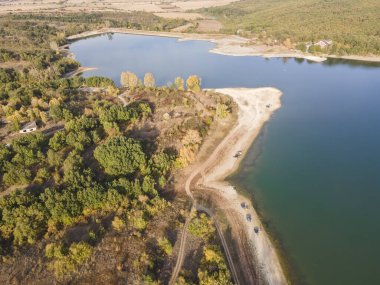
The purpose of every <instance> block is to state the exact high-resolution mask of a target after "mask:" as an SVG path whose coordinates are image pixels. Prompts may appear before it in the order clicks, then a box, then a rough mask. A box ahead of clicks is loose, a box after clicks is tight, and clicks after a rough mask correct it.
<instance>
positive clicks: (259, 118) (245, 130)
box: [198, 88, 287, 284]
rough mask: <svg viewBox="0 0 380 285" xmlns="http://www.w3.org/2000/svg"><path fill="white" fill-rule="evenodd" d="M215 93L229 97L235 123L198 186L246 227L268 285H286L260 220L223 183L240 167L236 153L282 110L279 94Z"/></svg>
mask: <svg viewBox="0 0 380 285" xmlns="http://www.w3.org/2000/svg"><path fill="white" fill-rule="evenodd" d="M215 91H216V92H219V93H222V94H226V95H228V96H231V97H232V98H233V99H234V101H235V102H236V103H237V105H238V108H239V111H238V122H237V125H236V127H234V128H233V129H232V130H231V132H230V133H229V134H228V135H227V137H226V138H225V141H224V142H223V143H224V145H223V146H222V147H223V152H222V153H221V155H219V156H218V161H217V162H216V163H214V164H212V165H210V166H209V167H207V168H206V169H205V171H204V173H203V178H202V179H201V180H200V181H199V182H198V183H200V184H201V185H202V186H204V187H207V188H212V189H215V191H218V194H221V195H222V196H223V197H225V198H226V200H228V201H229V205H228V207H230V208H231V209H232V210H234V211H235V212H237V213H239V215H240V217H239V218H240V219H241V221H242V223H243V224H245V225H246V227H245V231H246V235H247V237H248V238H249V240H250V243H251V245H252V254H253V255H254V256H253V257H254V258H255V259H256V261H257V262H258V264H259V266H260V268H261V273H262V274H263V275H264V276H263V277H264V279H265V280H266V281H267V282H268V284H287V280H286V278H285V274H284V272H283V269H282V267H281V264H280V261H279V258H278V254H277V252H276V249H275V248H274V246H273V245H272V242H271V241H270V239H269V236H268V234H267V233H266V231H265V229H264V227H263V226H262V224H261V222H260V218H259V216H258V214H257V212H256V211H255V209H254V208H253V206H252V203H251V201H250V200H249V199H247V198H246V197H244V196H242V195H240V194H239V193H237V191H236V190H235V189H234V187H233V186H232V185H230V184H229V183H228V182H226V181H225V180H224V179H225V178H226V177H228V176H229V175H230V174H232V173H233V172H234V171H236V169H237V168H238V167H239V164H240V161H241V158H239V159H236V158H234V154H235V153H236V151H239V150H241V151H242V152H243V154H245V153H246V152H247V150H248V149H249V147H250V146H251V145H252V143H253V141H254V140H255V138H256V137H257V136H258V135H259V133H260V131H261V129H262V127H263V125H264V124H265V123H266V122H267V121H268V120H269V119H270V117H271V116H272V114H273V112H274V111H276V110H277V109H278V108H280V107H281V101H280V97H281V95H282V93H281V91H279V90H277V89H275V88H257V89H247V88H225V89H215ZM243 201H244V202H245V203H247V204H248V205H249V208H248V209H243V208H242V207H241V202H243ZM248 213H249V214H251V215H252V222H247V221H246V214H248ZM255 226H258V227H260V228H261V231H260V232H259V234H256V233H254V227H255Z"/></svg>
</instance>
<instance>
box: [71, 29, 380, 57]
mask: <svg viewBox="0 0 380 285" xmlns="http://www.w3.org/2000/svg"><path fill="white" fill-rule="evenodd" d="M106 33H120V34H132V35H144V36H158V37H169V38H178V40H179V41H186V40H201V41H202V40H203V41H209V42H212V43H214V44H215V47H214V48H212V49H211V50H210V52H212V53H217V54H223V55H229V56H260V57H264V58H284V57H289V58H291V57H294V58H303V59H305V60H309V61H314V62H323V61H325V60H327V59H328V58H338V59H339V58H340V59H349V60H357V61H367V62H380V56H359V55H347V56H336V55H321V56H315V55H311V54H305V53H302V52H300V51H296V50H274V49H272V48H271V47H266V46H264V45H249V41H250V40H249V39H247V38H243V37H240V36H235V35H223V34H192V33H181V32H158V31H142V30H133V29H125V28H104V29H99V30H95V31H89V32H83V33H81V34H77V35H72V36H69V37H67V39H68V40H71V41H75V40H79V39H83V38H87V37H92V36H97V35H102V34H106Z"/></svg>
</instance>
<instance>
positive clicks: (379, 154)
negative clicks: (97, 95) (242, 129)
mask: <svg viewBox="0 0 380 285" xmlns="http://www.w3.org/2000/svg"><path fill="white" fill-rule="evenodd" d="M212 47H213V44H211V43H209V42H204V41H181V42H178V41H177V40H176V39H172V38H162V37H150V36H137V35H122V34H114V35H103V36H98V37H94V38H89V39H83V40H80V41H78V42H75V43H73V44H72V45H71V46H70V50H71V51H72V52H74V54H75V55H76V59H77V60H78V61H79V62H80V63H81V64H82V65H83V66H91V67H98V68H99V69H97V70H94V71H91V72H87V73H85V76H92V75H102V76H107V77H110V78H112V79H114V80H115V82H116V83H117V84H119V79H120V73H121V72H122V71H132V72H134V73H136V74H137V75H138V76H139V77H140V78H143V75H144V73H146V72H152V73H153V74H154V76H155V78H156V83H157V84H158V85H165V84H168V83H170V82H172V81H173V80H174V78H175V77H176V76H181V77H183V78H186V77H187V76H189V75H191V74H197V75H199V76H200V77H201V78H202V86H203V87H204V88H216V87H218V88H223V87H264V86H272V87H276V88H278V89H280V90H281V91H282V92H283V93H284V96H283V97H282V103H283V106H282V108H281V109H279V110H278V111H276V112H275V114H274V116H273V117H272V119H271V120H270V121H269V122H268V123H267V125H266V126H265V127H264V129H263V131H262V133H261V135H260V137H259V138H258V140H256V142H255V143H254V145H253V146H252V147H251V148H250V150H249V153H248V155H247V156H246V157H245V159H244V160H243V162H242V165H241V167H240V170H239V171H238V172H237V173H236V174H235V175H234V176H233V177H231V180H232V181H234V183H235V184H237V185H238V187H239V188H241V189H243V190H244V191H245V192H248V193H249V194H250V195H252V197H253V198H254V203H255V205H256V206H257V208H258V210H259V213H260V215H261V216H262V217H263V220H264V222H265V224H266V225H267V228H268V230H269V231H270V232H271V234H272V236H273V238H274V239H275V240H277V241H278V244H279V247H280V249H281V252H282V254H283V255H284V256H285V260H286V263H287V264H288V266H289V268H290V273H291V277H292V280H293V282H294V283H295V284H323V285H329V284H331V285H338V284H345V285H350V284H355V285H356V284H380V273H379V269H378V265H379V257H380V150H379V147H380V65H379V64H369V63H364V62H355V61H348V60H337V59H335V60H328V61H326V62H324V63H310V62H308V61H304V60H300V59H264V58H260V57H245V56H244V57H233V56H224V55H218V54H213V53H209V52H208V50H209V49H211V48H212Z"/></svg>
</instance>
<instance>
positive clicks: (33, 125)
mask: <svg viewBox="0 0 380 285" xmlns="http://www.w3.org/2000/svg"><path fill="white" fill-rule="evenodd" d="M36 128H37V124H36V121H31V122H29V123H26V124H25V125H23V126H22V129H23V130H27V129H36Z"/></svg>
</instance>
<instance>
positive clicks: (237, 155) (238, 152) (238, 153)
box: [234, 150, 243, 158]
mask: <svg viewBox="0 0 380 285" xmlns="http://www.w3.org/2000/svg"><path fill="white" fill-rule="evenodd" d="M242 154H243V152H242V151H241V150H239V151H237V152H236V153H235V155H234V157H235V158H238V157H240V156H241V155H242Z"/></svg>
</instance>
